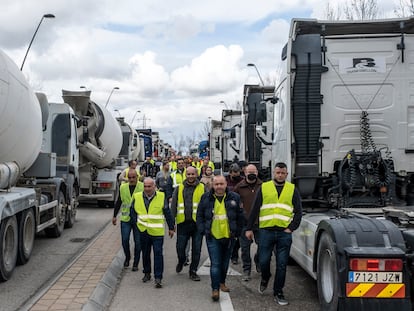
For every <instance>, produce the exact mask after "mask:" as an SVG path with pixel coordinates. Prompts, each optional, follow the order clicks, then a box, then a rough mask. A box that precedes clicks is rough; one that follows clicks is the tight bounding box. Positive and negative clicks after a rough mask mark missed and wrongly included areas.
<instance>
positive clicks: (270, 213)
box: [259, 180, 295, 228]
mask: <svg viewBox="0 0 414 311" xmlns="http://www.w3.org/2000/svg"><path fill="white" fill-rule="evenodd" d="M294 191H295V185H293V184H292V183H290V182H287V181H286V182H285V185H284V186H283V189H282V192H281V193H280V197H279V195H278V193H277V190H276V186H275V183H274V182H273V180H271V181H268V182H265V183H263V184H262V198H263V203H262V206H261V207H260V213H259V228H270V227H275V226H277V227H281V228H287V227H288V226H289V224H290V223H291V221H292V219H293V204H292V198H293V193H294Z"/></svg>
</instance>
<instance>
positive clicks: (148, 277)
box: [142, 273, 151, 283]
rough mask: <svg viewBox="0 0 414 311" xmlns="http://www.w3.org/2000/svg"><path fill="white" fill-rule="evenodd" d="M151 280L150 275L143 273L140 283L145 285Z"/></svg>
mask: <svg viewBox="0 0 414 311" xmlns="http://www.w3.org/2000/svg"><path fill="white" fill-rule="evenodd" d="M149 280H151V273H145V274H144V277H143V278H142V282H144V283H146V282H148V281H149Z"/></svg>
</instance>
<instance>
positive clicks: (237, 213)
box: [197, 189, 244, 237]
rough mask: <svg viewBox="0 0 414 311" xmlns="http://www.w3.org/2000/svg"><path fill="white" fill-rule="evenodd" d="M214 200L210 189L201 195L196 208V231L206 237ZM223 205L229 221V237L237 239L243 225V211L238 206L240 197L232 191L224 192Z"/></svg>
mask: <svg viewBox="0 0 414 311" xmlns="http://www.w3.org/2000/svg"><path fill="white" fill-rule="evenodd" d="M215 200H216V198H215V197H214V190H213V189H212V190H211V191H209V192H206V193H204V194H203V196H202V197H201V201H200V203H199V204H198V208H197V229H198V231H199V232H200V233H201V234H202V235H206V237H208V236H210V234H211V224H212V222H213V211H214V201H215ZM224 205H225V208H226V212H227V218H228V220H229V226H230V234H231V237H239V236H240V234H241V232H242V229H243V223H244V216H243V209H242V208H241V206H240V196H239V195H238V194H237V193H235V192H233V191H228V190H226V197H225V199H224Z"/></svg>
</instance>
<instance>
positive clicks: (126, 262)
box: [124, 259, 129, 268]
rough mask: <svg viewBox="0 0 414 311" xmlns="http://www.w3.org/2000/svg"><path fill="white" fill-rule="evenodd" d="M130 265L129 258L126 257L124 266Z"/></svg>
mask: <svg viewBox="0 0 414 311" xmlns="http://www.w3.org/2000/svg"><path fill="white" fill-rule="evenodd" d="M127 267H129V259H125V261H124V268H127Z"/></svg>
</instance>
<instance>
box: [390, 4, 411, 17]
mask: <svg viewBox="0 0 414 311" xmlns="http://www.w3.org/2000/svg"><path fill="white" fill-rule="evenodd" d="M394 14H395V15H397V16H398V17H407V16H411V15H414V0H399V1H398V4H397V5H396V6H395V8H394Z"/></svg>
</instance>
